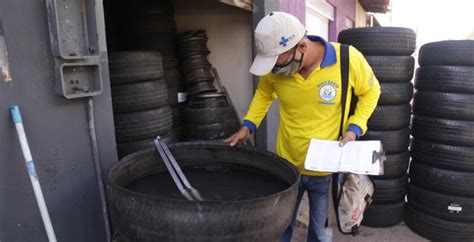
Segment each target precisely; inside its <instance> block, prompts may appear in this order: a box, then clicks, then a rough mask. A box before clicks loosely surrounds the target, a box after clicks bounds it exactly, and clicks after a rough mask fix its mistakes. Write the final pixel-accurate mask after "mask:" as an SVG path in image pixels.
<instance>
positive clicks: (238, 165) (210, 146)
mask: <svg viewBox="0 0 474 242" xmlns="http://www.w3.org/2000/svg"><path fill="white" fill-rule="evenodd" d="M170 149H171V151H172V153H173V154H174V156H175V158H176V160H177V161H178V162H179V163H180V165H181V167H182V168H183V170H184V172H185V173H186V170H187V169H194V168H200V167H214V168H216V167H227V168H232V169H238V170H239V171H246V172H249V173H252V174H258V175H266V176H268V177H272V178H275V179H278V180H279V181H280V182H279V184H281V183H283V184H285V185H284V186H283V187H281V188H282V189H280V190H278V191H276V192H272V193H271V194H266V195H263V196H260V197H259V196H258V195H256V196H249V198H247V199H245V198H239V199H235V200H226V199H225V198H223V199H215V197H211V196H209V195H206V193H207V192H209V190H208V189H209V188H206V191H203V189H202V188H200V187H197V186H196V185H197V184H196V183H193V179H192V177H188V178H189V180H190V182H191V184H192V185H193V186H194V187H195V188H197V189H198V190H201V194H203V197H204V199H206V201H203V202H191V201H187V200H183V199H182V198H181V197H173V196H171V197H173V198H166V197H162V196H161V197H159V196H157V195H147V194H144V193H140V192H135V191H133V189H131V188H130V185H131V184H134V183H136V181H141V180H142V179H143V178H146V177H151V176H152V175H153V174H157V173H161V172H163V174H165V173H164V172H165V170H166V168H165V166H164V163H163V161H162V160H161V158H160V157H159V156H158V155H157V153H156V152H155V150H154V149H148V150H143V151H139V152H136V153H133V154H131V155H128V156H126V157H124V158H123V159H122V160H121V161H120V162H119V163H118V164H116V165H115V166H113V167H112V168H111V169H110V170H109V172H108V184H107V194H108V200H109V209H110V214H111V219H112V222H113V224H114V227H115V229H116V230H117V231H118V233H119V234H120V235H121V237H122V239H123V240H125V241H137V242H138V241H160V242H161V241H162V242H165V241H176V242H186V241H193V242H195V241H203V242H204V241H206V242H211V241H242V242H243V241H245V242H251V241H256V242H257V241H258V242H273V241H278V240H279V238H280V236H281V234H282V233H283V232H284V230H285V229H286V227H287V226H288V224H289V223H290V221H291V217H292V215H293V209H294V206H295V202H296V195H297V191H298V182H299V179H300V175H299V173H298V172H297V171H296V169H295V168H294V167H293V166H292V165H291V164H290V163H288V162H287V161H285V160H284V159H282V158H279V157H278V156H276V155H274V154H272V153H269V152H265V151H261V150H257V149H255V148H252V147H248V146H238V147H235V148H231V147H229V146H228V145H227V144H225V143H221V142H188V143H176V144H172V145H170ZM214 168H213V169H214ZM204 176H205V174H204ZM216 183H217V182H216ZM217 185H219V184H216V186H217ZM156 186H157V189H159V186H160V184H156ZM251 187H252V186H249V188H251ZM229 189H231V188H230V187H229ZM229 194H231V193H229ZM237 195H238V194H237ZM260 195H261V194H260ZM206 196H207V197H206Z"/></svg>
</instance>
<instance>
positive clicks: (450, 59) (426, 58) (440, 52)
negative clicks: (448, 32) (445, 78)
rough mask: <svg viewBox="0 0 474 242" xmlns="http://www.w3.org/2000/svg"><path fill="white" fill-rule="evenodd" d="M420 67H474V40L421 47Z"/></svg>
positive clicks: (440, 42)
mask: <svg viewBox="0 0 474 242" xmlns="http://www.w3.org/2000/svg"><path fill="white" fill-rule="evenodd" d="M418 63H419V64H420V66H428V65H451V66H474V40H445V41H438V42H432V43H428V44H425V45H423V46H421V48H420V51H419V55H418Z"/></svg>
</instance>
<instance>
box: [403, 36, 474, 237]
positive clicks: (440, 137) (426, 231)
mask: <svg viewBox="0 0 474 242" xmlns="http://www.w3.org/2000/svg"><path fill="white" fill-rule="evenodd" d="M418 63H419V65H420V67H419V68H418V70H417V73H416V79H415V88H416V90H417V91H416V93H415V98H414V101H413V111H414V116H413V120H412V135H413V137H414V139H413V142H412V144H411V149H410V150H411V156H412V163H411V165H410V184H409V189H408V206H407V213H406V218H405V223H406V224H407V225H408V226H409V227H410V228H411V229H412V230H413V231H415V232H416V233H418V234H420V235H422V236H424V237H426V238H428V239H431V240H439V241H474V186H473V184H474V183H473V182H474V40H457V41H456V40H452V41H440V42H433V43H428V44H426V45H423V46H422V47H421V48H420V52H419V58H418Z"/></svg>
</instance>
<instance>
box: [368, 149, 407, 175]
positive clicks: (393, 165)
mask: <svg viewBox="0 0 474 242" xmlns="http://www.w3.org/2000/svg"><path fill="white" fill-rule="evenodd" d="M386 157H387V160H385V161H384V162H383V171H384V174H383V175H380V176H374V177H373V178H375V179H379V180H380V179H394V178H397V177H401V176H403V175H406V174H407V171H408V164H409V161H410V154H409V153H408V151H404V152H401V153H396V154H391V155H386Z"/></svg>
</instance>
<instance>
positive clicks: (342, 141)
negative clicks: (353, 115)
mask: <svg viewBox="0 0 474 242" xmlns="http://www.w3.org/2000/svg"><path fill="white" fill-rule="evenodd" d="M356 138H357V135H356V134H355V133H354V132H352V131H346V132H345V133H344V135H343V136H342V137H341V139H340V140H339V146H340V147H342V146H344V145H345V144H347V142H349V141H354V140H356Z"/></svg>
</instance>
